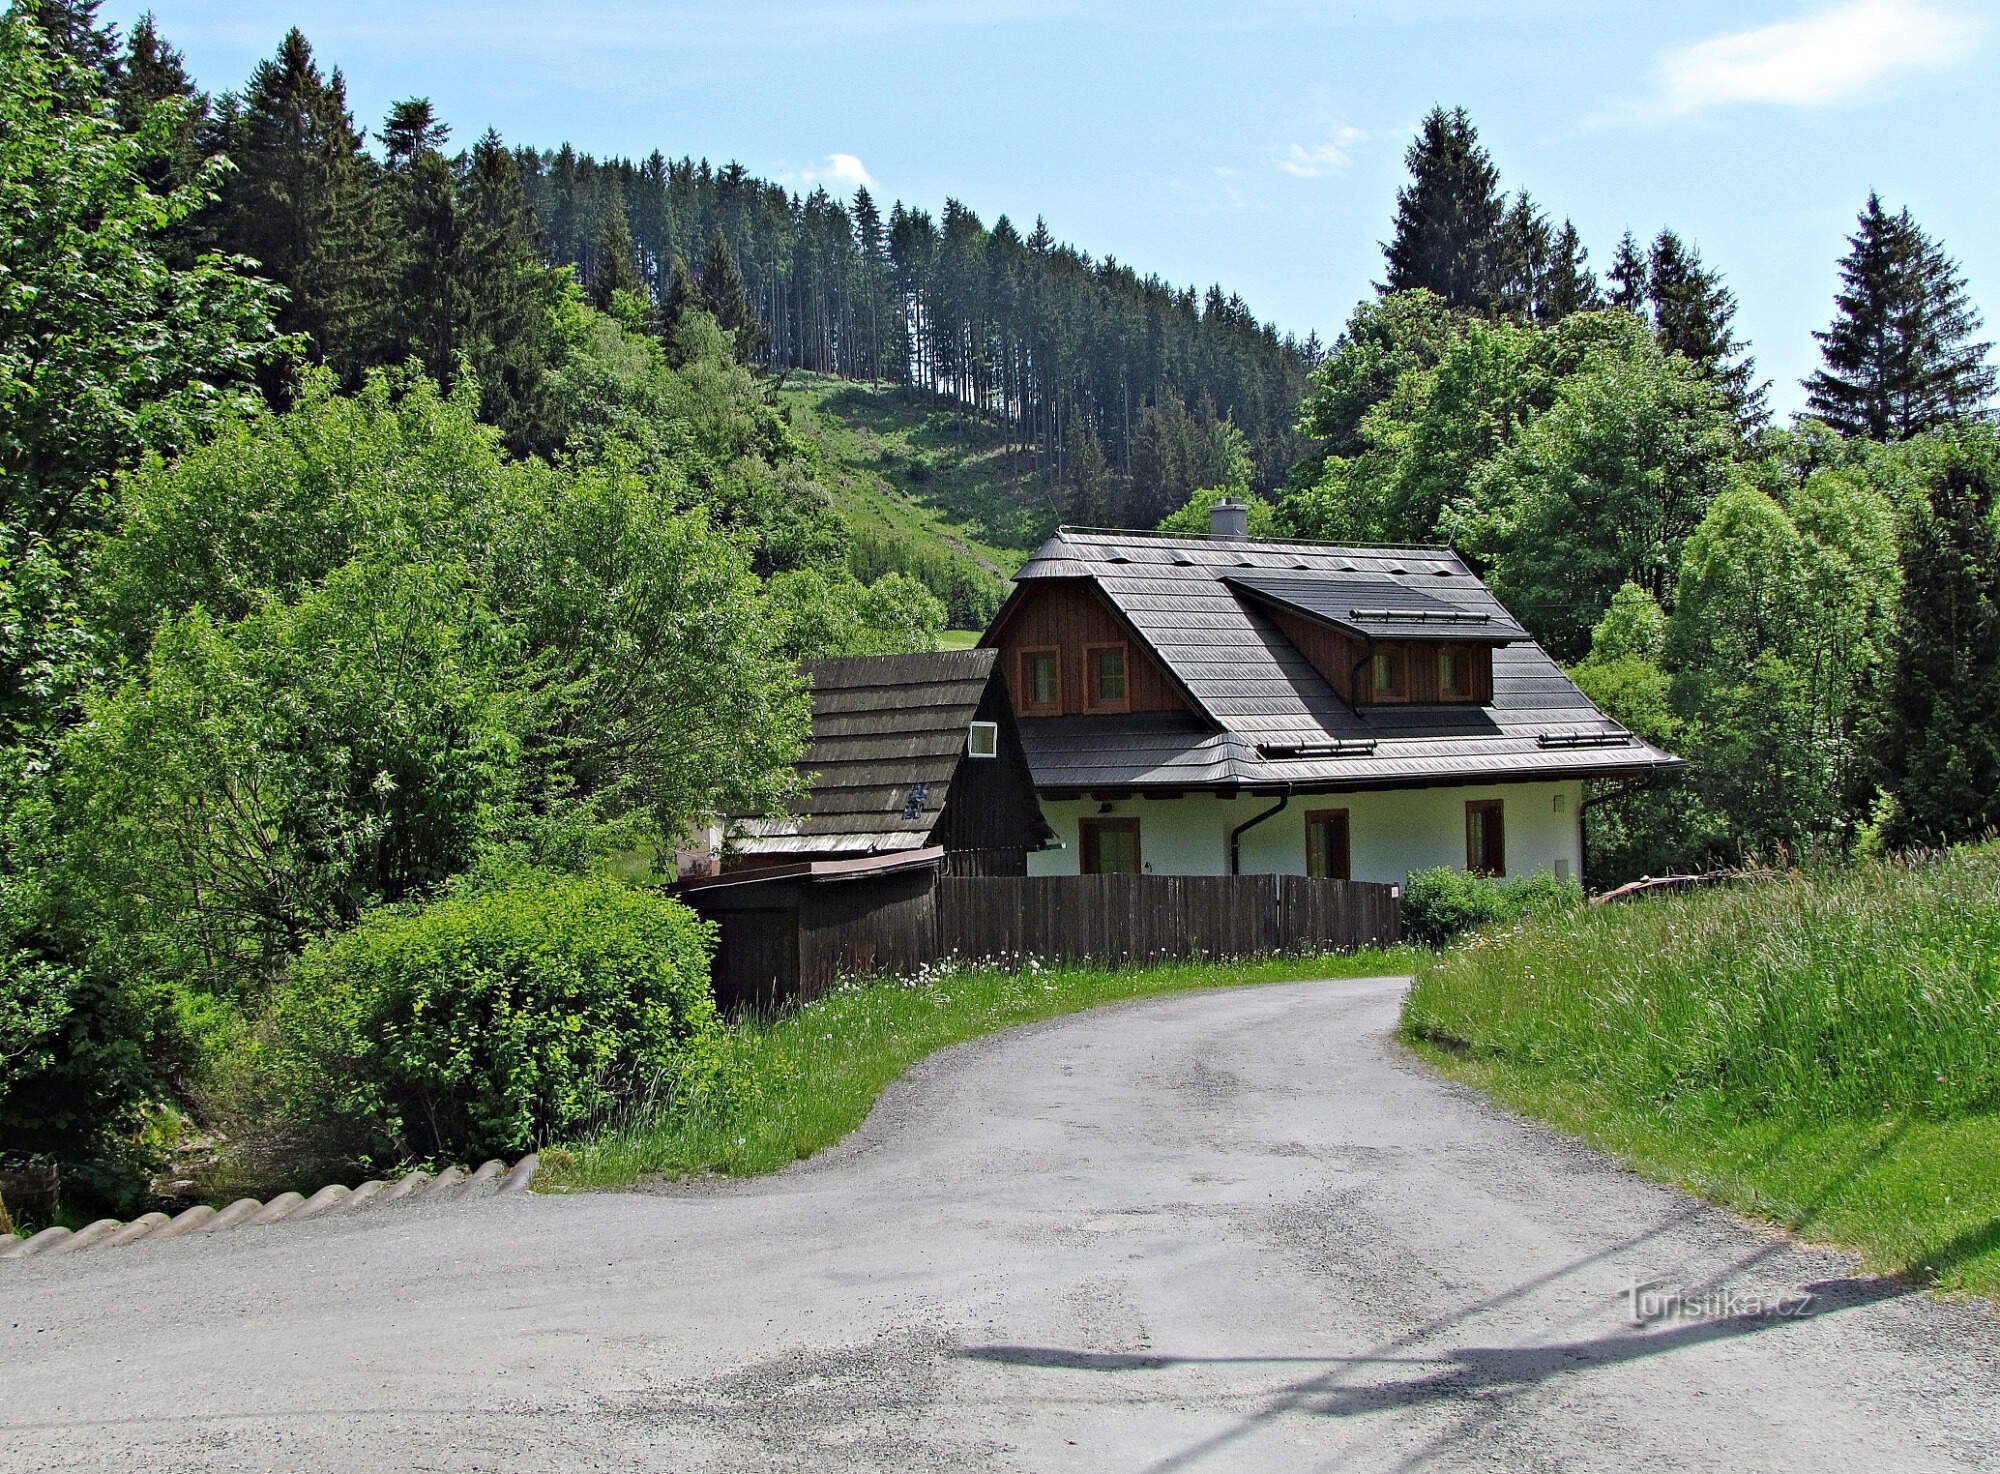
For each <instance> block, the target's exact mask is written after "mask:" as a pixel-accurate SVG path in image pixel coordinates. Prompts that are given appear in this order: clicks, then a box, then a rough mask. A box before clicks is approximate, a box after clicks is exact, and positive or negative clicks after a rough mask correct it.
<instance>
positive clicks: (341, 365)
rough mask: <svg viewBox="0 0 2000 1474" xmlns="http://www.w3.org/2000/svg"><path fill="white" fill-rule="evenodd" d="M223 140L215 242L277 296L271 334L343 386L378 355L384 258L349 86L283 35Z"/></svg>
mask: <svg viewBox="0 0 2000 1474" xmlns="http://www.w3.org/2000/svg"><path fill="white" fill-rule="evenodd" d="M231 134H232V136H231V139H230V149H229V152H230V157H231V158H232V159H233V160H234V162H235V163H236V165H237V172H236V174H235V175H233V176H232V178H231V182H230V186H229V188H228V191H227V194H226V196H225V201H226V207H227V209H226V216H225V221H226V223H225V227H224V244H225V245H226V246H227V248H228V249H230V250H232V251H234V252H237V253H239V254H241V255H245V256H249V257H252V258H254V259H255V260H256V261H257V262H258V263H259V264H260V265H261V266H262V268H263V272H264V274H265V275H266V276H268V277H270V278H272V279H273V280H275V281H276V282H278V283H279V284H280V285H281V286H283V287H284V288H285V289H286V291H287V293H288V297H287V300H286V303H285V308H284V311H283V314H282V315H281V317H280V326H282V327H283V328H284V329H285V330H286V331H288V332H303V333H305V334H307V335H308V337H309V338H310V340H311V343H312V347H313V350H314V352H315V353H316V354H317V355H318V356H319V357H321V358H324V359H325V360H326V361H327V362H328V363H330V364H333V365H334V366H335V367H336V368H338V369H339V370H340V371H341V372H342V374H344V375H346V376H347V377H349V378H350V379H351V378H353V377H354V376H355V375H357V374H359V373H360V371H361V370H363V369H365V368H367V367H369V366H370V365H371V364H374V363H377V362H380V361H381V359H382V357H383V356H384V354H385V352H386V350H387V347H388V344H387V342H386V335H385V328H386V324H385V321H384V319H385V316H386V312H387V307H388V302H387V297H388V288H389V279H388V263H389V257H390V252H389V250H388V242H387V240H386V239H385V233H384V229H383V221H382V216H381V201H380V198H379V196H378V195H377V192H376V187H375V186H376V179H375V174H376V166H375V163H374V161H373V160H372V159H371V158H369V156H368V155H367V154H366V153H365V152H364V151H363V150H362V147H361V135H360V133H359V132H357V131H356V129H355V127H354V119H353V116H352V115H351V114H350V113H349V112H348V109H347V84H346V82H345V81H344V80H343V78H342V77H341V74H340V72H339V71H338V70H337V69H336V70H335V71H334V72H333V73H332V75H331V76H328V75H327V74H325V73H323V72H321V71H320V68H319V63H318V62H317V61H316V60H314V58H313V52H312V47H311V45H310V44H308V43H307V41H306V38H305V37H304V36H303V35H302V34H300V32H298V31H297V30H292V31H289V32H287V33H286V35H285V38H284V40H283V41H282V42H281V43H280V44H279V47H278V54H277V55H276V56H275V57H274V58H273V59H271V60H269V61H264V62H259V63H258V65H257V68H256V70H255V71H254V72H252V73H251V75H250V83H249V86H248V87H247V88H246V89H245V91H244V94H243V97H242V99H241V101H240V106H239V108H238V109H237V111H236V114H235V117H234V119H233V126H232V129H231Z"/></svg>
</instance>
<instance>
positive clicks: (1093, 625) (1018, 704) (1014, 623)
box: [990, 579, 1194, 718]
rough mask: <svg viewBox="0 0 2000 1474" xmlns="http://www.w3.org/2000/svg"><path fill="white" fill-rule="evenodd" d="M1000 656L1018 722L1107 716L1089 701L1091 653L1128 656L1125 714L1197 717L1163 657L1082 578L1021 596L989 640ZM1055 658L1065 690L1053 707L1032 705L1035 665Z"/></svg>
mask: <svg viewBox="0 0 2000 1474" xmlns="http://www.w3.org/2000/svg"><path fill="white" fill-rule="evenodd" d="M990 638H991V640H992V643H993V644H994V646H995V647H996V648H997V649H998V650H999V652H1000V668H1001V671H1002V672H1003V673H1004V675H1005V676H1006V680H1007V690H1008V694H1009V695H1010V696H1011V697H1012V698H1013V704H1014V712H1015V714H1016V715H1017V716H1020V717H1024V718H1025V717H1034V716H1085V715H1093V714H1097V713H1099V712H1102V711H1104V710H1105V708H1104V707H1102V706H1099V705H1093V704H1092V703H1090V702H1089V701H1088V699H1087V696H1088V693H1089V690H1090V686H1089V684H1088V683H1089V679H1090V668H1089V662H1090V660H1091V659H1092V657H1093V652H1095V651H1098V650H1101V649H1105V648H1108V647H1119V648H1122V649H1123V650H1124V652H1125V672H1126V677H1125V679H1126V688H1127V689H1126V699H1125V701H1124V703H1123V704H1122V705H1121V706H1120V707H1119V708H1118V709H1119V710H1120V711H1121V712H1162V711H1166V712H1191V711H1193V710H1194V708H1193V707H1192V706H1191V705H1190V704H1189V703H1188V700H1187V698H1186V697H1185V696H1183V695H1182V694H1181V692H1180V688H1179V687H1178V686H1176V685H1175V684H1174V681H1173V678H1172V677H1171V676H1169V675H1168V674H1167V670H1166V667H1165V666H1163V665H1162V664H1161V663H1160V661H1159V659H1158V657H1157V656H1155V655H1154V654H1153V652H1152V651H1151V650H1149V649H1147V648H1146V645H1145V642H1144V641H1142V640H1138V639H1135V638H1133V635H1132V631H1131V630H1130V628H1129V627H1128V626H1127V625H1126V624H1125V622H1124V621H1123V620H1121V619H1120V618H1119V617H1118V615H1117V614H1116V613H1114V612H1113V610H1112V608H1111V606H1110V604H1109V603H1108V602H1107V601H1106V600H1105V598H1104V595H1103V594H1101V593H1100V592H1098V590H1097V588H1096V586H1095V585H1094V584H1092V583H1091V582H1089V581H1088V580H1084V579H1076V580H1069V579H1061V580H1057V579H1051V580H1048V581H1046V582H1043V583H1040V584H1038V585H1033V586H1028V587H1025V588H1024V589H1023V592H1022V595H1021V597H1020V600H1019V602H1017V603H1016V604H1015V606H1014V608H1013V609H1012V610H1011V611H1010V612H1009V614H1008V616H1007V618H1006V620H1005V622H1004V623H1003V624H1001V625H1000V627H999V628H998V629H996V630H995V631H994V632H993V635H992V636H991V637H990ZM1038 656H1053V657H1054V660H1055V664H1056V670H1057V672H1058V673H1059V681H1058V685H1059V690H1058V691H1057V693H1056V701H1055V703H1054V705H1053V707H1051V706H1050V705H1048V704H1046V703H1038V702H1036V701H1035V700H1034V694H1035V693H1034V692H1033V690H1032V689H1031V684H1030V683H1031V679H1032V677H1031V674H1030V672H1031V664H1030V662H1031V661H1032V659H1033V658H1035V657H1038Z"/></svg>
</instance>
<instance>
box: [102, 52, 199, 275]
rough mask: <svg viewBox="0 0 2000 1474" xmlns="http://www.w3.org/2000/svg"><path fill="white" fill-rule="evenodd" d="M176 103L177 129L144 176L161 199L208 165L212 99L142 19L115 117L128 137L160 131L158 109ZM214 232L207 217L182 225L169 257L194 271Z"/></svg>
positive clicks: (114, 102)
mask: <svg viewBox="0 0 2000 1474" xmlns="http://www.w3.org/2000/svg"><path fill="white" fill-rule="evenodd" d="M161 103H171V104H173V105H174V106H175V108H176V110H177V116H176V117H175V119H174V122H173V126H172V129H171V131H170V133H169V134H168V136H167V137H166V139H165V141H164V142H163V143H162V145H161V147H160V148H159V149H158V150H157V151H156V152H154V153H153V154H152V155H151V156H150V157H148V158H147V160H146V162H145V165H144V166H143V168H142V169H141V171H140V177H141V178H143V179H144V180H145V181H146V187H147V188H148V189H150V190H152V191H153V193H155V194H159V195H166V194H171V193H172V192H173V191H174V190H176V189H179V188H180V187H181V186H183V185H186V184H190V183H192V182H193V181H194V179H195V177H196V175H198V174H199V173H200V172H201V170H202V168H203V167H204V165H205V164H206V163H207V161H208V155H209V152H210V150H209V148H208V147H207V144H208V143H210V142H211V141H212V140H209V139H208V138H207V137H206V136H205V135H206V134H207V132H208V130H209V127H210V117H209V102H208V98H207V97H206V96H205V95H204V94H203V93H201V92H199V91H197V90H196V88H195V85H194V82H193V80H192V79H191V78H190V77H189V76H188V70H187V63H186V61H185V59H184V58H183V57H182V56H181V54H180V52H178V51H176V50H175V49H174V48H173V47H172V46H169V45H168V44H167V42H166V40H165V39H164V38H163V37H162V36H161V35H160V32H159V27H158V26H156V25H155V24H154V22H153V17H152V16H151V15H144V16H141V17H140V18H139V21H138V23H137V24H136V25H134V26H133V27H132V34H131V36H130V38H129V39H128V41H127V42H126V47H125V57H124V60H123V61H122V62H121V63H120V65H119V68H118V80H117V82H116V83H115V85H114V86H113V88H112V93H111V111H112V116H113V117H114V118H116V119H117V120H118V126H119V127H121V128H123V129H124V130H125V131H126V132H128V133H136V132H138V131H139V130H140V129H141V128H142V127H147V126H153V127H157V126H158V121H159V119H158V114H157V112H156V109H157V108H158V107H159V105H160V104H161ZM213 231H214V222H213V221H212V220H209V219H207V218H206V216H205V215H196V216H191V217H189V218H188V219H185V220H181V221H178V222H176V224H175V225H174V226H173V228H172V229H171V230H170V231H169V232H168V237H167V242H166V251H167V255H168V257H169V259H171V260H172V261H173V262H174V263H175V264H176V265H180V266H185V265H191V264H192V263H193V262H194V260H195V258H196V257H197V256H199V255H200V254H201V251H202V249H203V247H204V246H206V245H207V244H208V243H209V237H210V236H211V235H212V233H213Z"/></svg>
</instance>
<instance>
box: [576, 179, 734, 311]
mask: <svg viewBox="0 0 2000 1474" xmlns="http://www.w3.org/2000/svg"><path fill="white" fill-rule="evenodd" d="M602 209H603V219H601V220H600V221H599V222H598V224H597V234H596V235H595V236H594V237H593V238H592V239H591V243H590V266H589V269H588V270H587V271H586V273H585V275H584V293H585V295H586V296H588V297H589V299H590V305H591V306H592V307H595V308H596V309H597V310H598V311H599V312H609V311H610V310H611V307H612V304H613V303H614V302H615V301H616V300H617V298H618V295H619V293H621V292H623V293H626V294H628V295H630V296H634V297H638V296H643V295H644V294H645V291H646V279H645V278H644V277H643V276H641V275H640V274H639V250H638V246H637V245H636V243H634V241H633V239H632V222H631V220H630V219H629V218H628V217H627V216H626V214H625V196H624V194H623V192H621V191H620V190H619V189H617V188H616V187H615V186H614V187H613V188H612V189H611V190H610V192H609V193H608V194H607V195H606V197H605V198H604V201H603V205H602ZM738 285H739V286H740V285H741V282H740V280H739V282H738Z"/></svg>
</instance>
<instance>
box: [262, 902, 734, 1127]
mask: <svg viewBox="0 0 2000 1474" xmlns="http://www.w3.org/2000/svg"><path fill="white" fill-rule="evenodd" d="M709 945H710V936H709V928H708V927H707V926H706V925H705V924H703V923H702V922H701V921H700V920H698V919H697V918H696V917H695V915H694V913H693V912H691V911H690V910H688V909H687V908H686V907H685V906H682V905H681V904H680V903H678V902H676V901H671V900H668V899H667V898H665V897H663V896H660V895H658V894H655V893H652V892H648V891H642V890H635V889H632V888H630V887H627V886H624V885H621V884H619V883H618V882H616V881H612V880H605V879H592V880H575V879H556V878H537V879H534V880H532V881H528V882H524V883H521V884H517V885H515V886H512V887H509V888H504V889H498V890H491V891H486V892H483V893H475V894H464V895H459V896H454V897H452V898H449V899H445V900H441V901H436V902H433V903H431V904H430V905H428V906H425V907H423V908H422V909H418V910H407V911H384V912H378V913H376V914H374V915H373V916H370V917H368V918H366V919H364V920H363V922H362V923H361V925H360V926H359V927H357V928H356V929H355V930H354V931H352V932H349V933H347V934H345V935H343V936H340V937H337V938H334V939H331V940H329V941H326V942H323V943H320V944H318V945H316V946H314V947H312V948H310V949H308V950H307V952H306V953H305V955H304V956H303V957H302V958H300V960H299V962H298V965H297V966H296V967H295V968H294V969H293V971H292V975H291V977H290V979H288V981H287V983H286V985H285V987H284V988H283V990H282V991H281V993H280V995H279V998H278V1001H277V1006H276V1012H275V1023H276V1029H275V1046H274V1047H275V1059H274V1068H275V1071H276V1074H277V1080H278V1090H279V1094H280V1098H281V1100H282V1101H283V1103H284V1109H285V1111H286V1114H287V1115H288V1116H289V1117H290V1118H291V1119H292V1120H293V1121H294V1122H295V1123H297V1124H298V1125H299V1127H300V1128H301V1129H302V1130H303V1131H304V1132H306V1133H307V1134H308V1135H310V1136H313V1137H314V1138H316V1140H317V1141H318V1143H319V1144H320V1145H321V1146H322V1147H323V1148H326V1149H330V1150H332V1151H334V1152H337V1153H339V1154H340V1155H343V1156H346V1157H349V1158H352V1159H355V1160H359V1161H369V1162H376V1163H381V1162H384V1161H388V1160H391V1159H411V1158H415V1159H441V1158H453V1159H457V1158H461V1157H472V1158H477V1157H484V1156H493V1155H511V1154H513V1153H517V1152H521V1151H525V1150H527V1149H529V1148H531V1147H533V1146H536V1145H538V1144H539V1143H541V1142H543V1141H545V1140H548V1139H549V1138H550V1137H552V1136H557V1135H575V1134H577V1133H579V1132H584V1131H587V1130H589V1129H590V1128H591V1127H593V1126H595V1125H597V1124H599V1123H601V1122H603V1121H605V1120H606V1119H607V1118H609V1117H610V1116H611V1115H612V1114H613V1113H614V1112H617V1111H619V1110H621V1109H626V1108H632V1109H637V1108H639V1107H641V1106H642V1105H645V1104H649V1103H652V1102H654V1101H656V1100H659V1099H662V1098H670V1097H672V1096H675V1095H679V1094H682V1093H684V1092H690V1091H699V1090H702V1089H706V1088H709V1087H711V1086H713V1085H714V1084H715V1083H716V1076H717V1072H718V1061H719V1060H720V1058H721V1034H722V1031H721V1023H720V1020H719V1018H718V1015H717V1013H716V1010H715V1003H714V1000H713V998H712V996H711V995H710V992H709V987H708V953H709Z"/></svg>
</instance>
